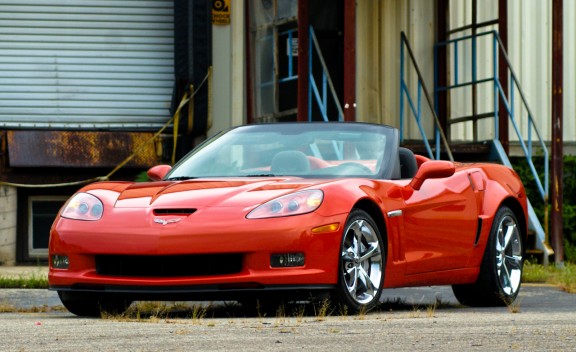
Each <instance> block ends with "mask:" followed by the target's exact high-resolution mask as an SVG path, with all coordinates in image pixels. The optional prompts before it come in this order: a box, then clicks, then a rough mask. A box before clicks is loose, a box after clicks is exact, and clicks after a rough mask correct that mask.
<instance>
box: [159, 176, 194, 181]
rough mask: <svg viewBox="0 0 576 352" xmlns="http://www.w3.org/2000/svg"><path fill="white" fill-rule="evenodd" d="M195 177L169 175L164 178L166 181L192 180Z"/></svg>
mask: <svg viewBox="0 0 576 352" xmlns="http://www.w3.org/2000/svg"><path fill="white" fill-rule="evenodd" d="M195 178H196V177H192V176H176V177H169V178H167V179H166V181H184V180H192V179H195Z"/></svg>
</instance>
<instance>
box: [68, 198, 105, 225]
mask: <svg viewBox="0 0 576 352" xmlns="http://www.w3.org/2000/svg"><path fill="white" fill-rule="evenodd" d="M103 212H104V205H103V204H102V202H101V201H100V199H98V198H96V197H95V196H93V195H91V194H88V193H77V194H76V195H74V196H73V197H72V198H71V199H70V200H69V201H68V203H66V205H65V206H64V209H63V210H62V212H61V213H60V216H62V217H63V218H67V219H75V220H90V221H94V220H98V219H100V218H101V217H102V213H103Z"/></svg>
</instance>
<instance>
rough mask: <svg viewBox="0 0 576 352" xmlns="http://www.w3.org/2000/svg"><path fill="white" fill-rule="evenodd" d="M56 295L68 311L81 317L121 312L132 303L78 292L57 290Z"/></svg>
mask: <svg viewBox="0 0 576 352" xmlns="http://www.w3.org/2000/svg"><path fill="white" fill-rule="evenodd" d="M58 297H60V301H61V302H62V304H63V305H64V307H65V308H66V309H68V311H69V312H70V313H72V314H75V315H78V316H81V317H100V316H102V313H107V314H112V315H115V314H122V313H124V312H125V311H126V310H127V309H128V307H130V304H132V301H130V300H125V299H120V298H117V299H110V298H99V297H94V296H86V295H85V294H82V293H78V292H67V291H58Z"/></svg>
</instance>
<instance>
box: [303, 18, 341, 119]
mask: <svg viewBox="0 0 576 352" xmlns="http://www.w3.org/2000/svg"><path fill="white" fill-rule="evenodd" d="M310 39H312V40H310V48H309V51H308V52H309V55H308V56H309V58H308V60H309V63H308V64H309V68H310V69H309V71H310V73H309V78H310V89H308V121H312V93H314V98H316V103H317V104H318V108H319V109H320V113H321V114H322V118H323V119H324V121H326V122H327V121H329V119H328V96H327V88H330V94H331V96H332V99H333V101H334V104H335V105H336V109H338V121H343V120H344V111H343V110H342V106H341V105H340V100H338V95H337V94H336V89H335V88H334V84H333V83H332V79H331V78H330V73H329V72H328V66H326V61H325V60H324V56H323V55H322V50H320V45H319V44H318V39H316V34H315V33H314V28H312V26H310ZM313 49H315V50H313ZM314 52H315V53H316V55H318V59H319V61H320V65H321V66H322V96H320V92H319V91H318V85H317V84H316V79H315V78H314V74H313V70H312V63H313V57H312V56H313V55H312V54H313V53H314Z"/></svg>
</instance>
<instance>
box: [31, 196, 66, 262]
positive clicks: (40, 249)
mask: <svg viewBox="0 0 576 352" xmlns="http://www.w3.org/2000/svg"><path fill="white" fill-rule="evenodd" d="M67 198H68V197H63V196H31V197H28V219H29V221H28V256H29V257H36V258H47V257H48V240H49V238H50V227H51V226H52V223H53V222H54V219H55V218H56V216H57V215H58V212H59V211H60V208H61V207H62V205H64V203H65V202H66V199H67Z"/></svg>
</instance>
